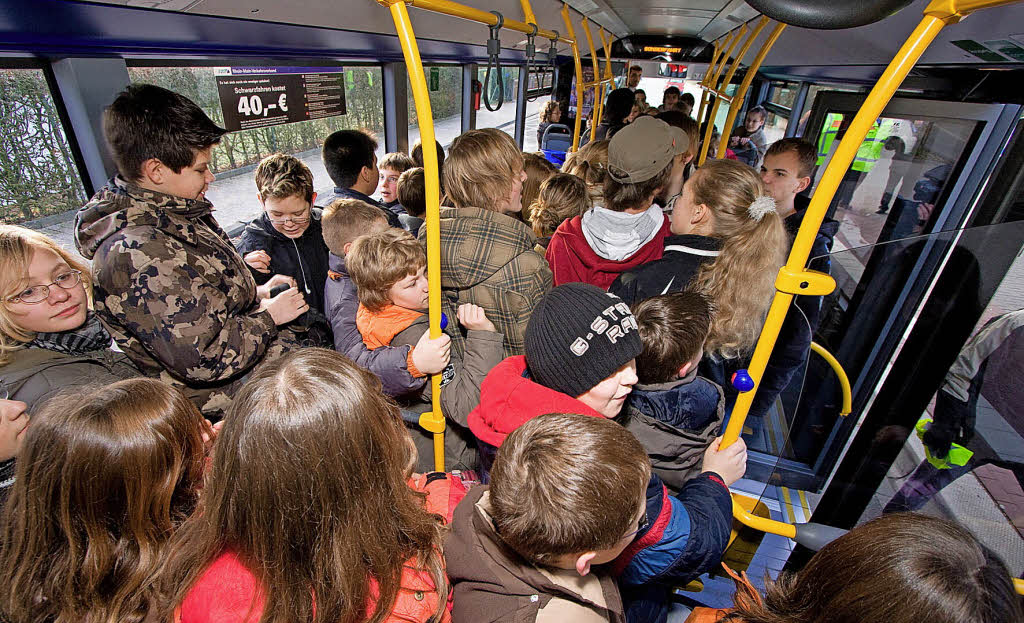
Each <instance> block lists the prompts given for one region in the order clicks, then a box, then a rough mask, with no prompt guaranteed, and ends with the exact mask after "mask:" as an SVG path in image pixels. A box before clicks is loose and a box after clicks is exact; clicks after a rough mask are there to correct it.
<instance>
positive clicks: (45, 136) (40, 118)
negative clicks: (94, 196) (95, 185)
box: [0, 69, 86, 249]
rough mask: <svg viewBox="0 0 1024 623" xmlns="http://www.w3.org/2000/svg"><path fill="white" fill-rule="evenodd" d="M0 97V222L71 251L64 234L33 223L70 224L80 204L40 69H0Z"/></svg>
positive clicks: (80, 191)
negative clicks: (29, 229) (24, 228)
mask: <svg viewBox="0 0 1024 623" xmlns="http://www.w3.org/2000/svg"><path fill="white" fill-rule="evenodd" d="M0 98H2V99H3V105H2V106H0V123H2V124H3V126H2V127H3V136H4V147H3V151H2V156H0V158H2V160H0V222H3V223H21V224H25V225H27V226H29V227H33V228H35V229H40V230H46V233H48V234H51V235H54V237H55V238H57V239H58V241H59V242H60V243H61V244H63V245H64V246H65V248H68V249H74V243H73V242H72V240H71V236H70V234H68V235H60V233H59V232H54V231H49V230H48V229H47V227H50V228H51V229H52V226H49V225H44V224H43V223H38V222H37V221H38V219H41V218H43V217H51V216H55V215H62V214H66V215H67V218H66V219H59V220H68V221H70V220H72V219H73V214H74V211H75V210H77V209H78V208H80V207H81V206H82V204H83V203H85V200H86V196H85V187H84V186H83V184H82V179H81V177H80V176H79V172H78V168H77V166H76V165H75V161H74V157H73V156H72V155H71V148H70V146H69V145H68V141H67V138H66V137H65V135H64V128H63V127H62V126H61V122H60V117H59V116H58V114H57V108H56V106H55V105H54V101H53V97H52V96H51V95H50V89H49V87H48V86H47V84H46V78H45V77H44V76H43V72H42V70H39V69H0ZM52 220H53V219H48V221H52ZM65 229H66V228H65Z"/></svg>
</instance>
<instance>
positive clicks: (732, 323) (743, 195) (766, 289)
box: [690, 160, 788, 359]
mask: <svg viewBox="0 0 1024 623" xmlns="http://www.w3.org/2000/svg"><path fill="white" fill-rule="evenodd" d="M690 184H691V188H692V190H693V197H694V203H696V204H704V205H707V206H708V207H709V208H710V209H711V211H712V214H713V215H714V224H715V226H714V227H715V231H714V233H713V235H714V236H715V237H716V238H721V239H722V241H723V244H722V251H721V253H720V254H719V256H718V258H717V259H716V260H715V261H714V262H711V263H709V264H705V265H704V266H702V267H701V269H700V271H699V272H698V273H697V276H696V277H695V278H694V280H693V283H692V284H691V286H690V289H692V290H695V291H697V292H700V293H702V294H704V295H705V296H707V297H708V298H709V299H710V300H711V301H712V302H713V303H714V307H715V314H714V318H713V319H712V321H711V331H710V333H709V334H708V340H707V343H706V344H705V346H704V351H705V352H706V353H707V354H709V355H711V356H712V357H714V358H718V359H732V358H736V357H740V356H742V355H744V354H746V353H747V352H749V351H750V350H751V349H753V347H754V344H756V343H757V338H758V336H759V335H760V333H761V328H762V326H763V324H764V319H765V315H766V314H767V313H768V307H769V306H770V305H771V301H772V296H773V295H774V292H775V276H776V275H777V274H778V271H779V267H780V266H782V264H783V263H785V259H786V258H785V255H786V246H787V243H788V241H787V238H786V232H785V229H784V228H783V226H782V219H781V218H780V217H779V215H778V213H777V212H776V211H775V210H774V204H773V203H772V202H771V199H770V198H769V197H768V196H767V193H766V191H765V189H764V186H763V185H762V183H761V179H760V178H759V177H758V175H757V173H756V172H754V170H753V169H752V168H750V167H749V166H747V165H745V164H741V163H739V162H735V161H732V160H713V161H710V162H708V163H706V164H705V165H704V166H703V167H701V168H700V169H698V170H697V172H696V173H695V174H694V176H693V177H692V178H691V179H690Z"/></svg>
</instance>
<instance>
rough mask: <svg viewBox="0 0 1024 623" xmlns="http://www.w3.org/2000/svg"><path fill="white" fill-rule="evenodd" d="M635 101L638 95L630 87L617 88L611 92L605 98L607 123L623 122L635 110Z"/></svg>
mask: <svg viewBox="0 0 1024 623" xmlns="http://www.w3.org/2000/svg"><path fill="white" fill-rule="evenodd" d="M635 102H636V95H634V94H633V92H632V91H630V90H629V89H615V90H614V91H612V92H611V93H609V94H608V98H607V99H606V100H605V123H607V124H608V125H616V124H621V123H623V122H624V121H625V120H626V117H628V116H629V114H630V113H631V112H633V104H634V103H635ZM609 138H611V137H609Z"/></svg>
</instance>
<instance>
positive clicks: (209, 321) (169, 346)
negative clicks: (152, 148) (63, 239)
mask: <svg viewBox="0 0 1024 623" xmlns="http://www.w3.org/2000/svg"><path fill="white" fill-rule="evenodd" d="M212 210H213V206H212V205H211V204H210V203H209V202H208V201H205V200H189V199H181V198H179V197H174V196H171V195H166V194H163V193H159V192H156V191H151V190H146V189H143V188H140V187H139V186H137V185H135V184H132V183H130V182H127V181H125V180H124V179H123V178H121V177H120V176H118V177H115V178H114V179H112V180H111V181H110V182H108V183H107V185H106V186H105V187H104V188H103V189H101V190H100V191H99V192H98V193H96V195H95V196H94V197H93V198H92V200H91V201H90V202H89V203H87V204H86V205H85V206H84V207H83V208H82V209H81V210H79V212H78V215H77V217H76V222H75V242H76V244H77V246H78V250H79V252H80V253H81V254H82V255H83V256H85V257H86V258H88V259H91V260H92V261H93V262H92V274H93V298H94V307H95V310H96V312H97V314H99V317H100V320H101V321H102V322H103V324H104V325H106V327H107V329H108V330H109V331H110V333H111V335H113V337H114V340H115V341H116V342H117V344H118V345H119V346H120V347H121V349H122V350H124V352H125V353H126V354H127V355H128V356H129V357H130V358H131V359H132V361H134V362H135V364H136V365H137V366H138V367H139V369H140V370H142V372H143V373H145V374H147V375H149V376H159V377H161V378H163V379H164V380H166V381H169V382H171V384H173V385H175V386H177V387H178V388H179V389H182V390H183V391H185V393H186V394H187V395H188V396H189V397H190V398H191V399H192V400H193V401H194V402H195V403H196V405H197V406H198V407H199V408H200V410H202V411H203V413H204V414H208V415H212V416H215V417H216V416H220V415H222V414H223V411H224V410H226V408H227V406H228V405H229V404H230V399H231V396H233V395H234V393H235V391H237V389H238V388H239V387H240V386H241V383H242V381H243V380H244V378H243V377H244V376H245V375H246V374H247V373H248V372H249V371H250V370H252V369H253V367H255V366H256V365H257V364H258V363H260V362H261V361H263V360H264V359H269V358H272V357H274V356H277V355H279V354H280V353H282V352H284V351H285V350H287V349H288V348H289V347H290V346H293V345H294V341H293V339H289V338H294V336H291V335H290V332H287V331H282V332H280V333H279V331H278V329H277V328H276V327H275V326H274V321H273V320H272V319H271V317H270V314H269V313H268V312H265V311H259V309H258V301H257V296H256V282H255V281H253V278H252V275H251V274H250V272H249V269H248V267H247V266H246V265H245V263H244V262H243V261H242V258H241V256H239V255H238V253H237V252H236V251H235V248H234V247H233V246H232V245H231V242H230V240H229V239H228V237H227V234H225V233H224V231H223V230H222V229H221V228H220V226H219V225H218V224H217V221H216V220H215V219H214V218H213V214H212Z"/></svg>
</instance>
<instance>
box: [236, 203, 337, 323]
mask: <svg viewBox="0 0 1024 623" xmlns="http://www.w3.org/2000/svg"><path fill="white" fill-rule="evenodd" d="M312 215H313V218H312V220H310V222H309V227H307V228H306V231H304V232H302V235H301V236H299V237H298V238H296V239H294V240H292V239H291V238H289V237H287V236H285V235H284V234H282V233H281V232H279V231H277V230H276V229H274V225H273V224H272V223H271V222H270V220H269V219H268V218H267V213H266V212H264V213H263V214H261V215H260V216H258V217H257V218H255V219H253V220H252V222H250V223H249V224H248V225H246V226H245V230H244V231H242V237H241V239H240V240H239V241H238V244H237V245H236V246H237V248H238V253H239V254H241V255H242V256H243V257H244V256H245V254H247V253H250V252H252V251H258V250H261V249H262V250H263V251H266V252H267V254H268V255H269V256H270V272H269V273H261V272H258V271H256V270H255V269H254V268H252V267H251V266H250V267H249V272H251V273H252V276H253V278H254V279H255V280H256V283H258V284H263V283H266V282H267V281H268V280H269V279H270V278H271V277H272V276H274V275H288V276H289V277H294V278H295V281H296V282H298V286H299V291H300V292H302V296H304V297H305V298H306V302H307V303H309V306H310V307H312V308H313V309H315V310H317V311H318V312H320V313H321V314H323V313H324V284H325V283H326V282H327V270H328V263H329V262H328V255H329V253H330V252H329V251H328V250H327V244H326V243H325V242H324V236H323V228H322V227H321V225H320V218H321V215H322V210H320V208H313V213H312ZM247 266H248V265H247Z"/></svg>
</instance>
